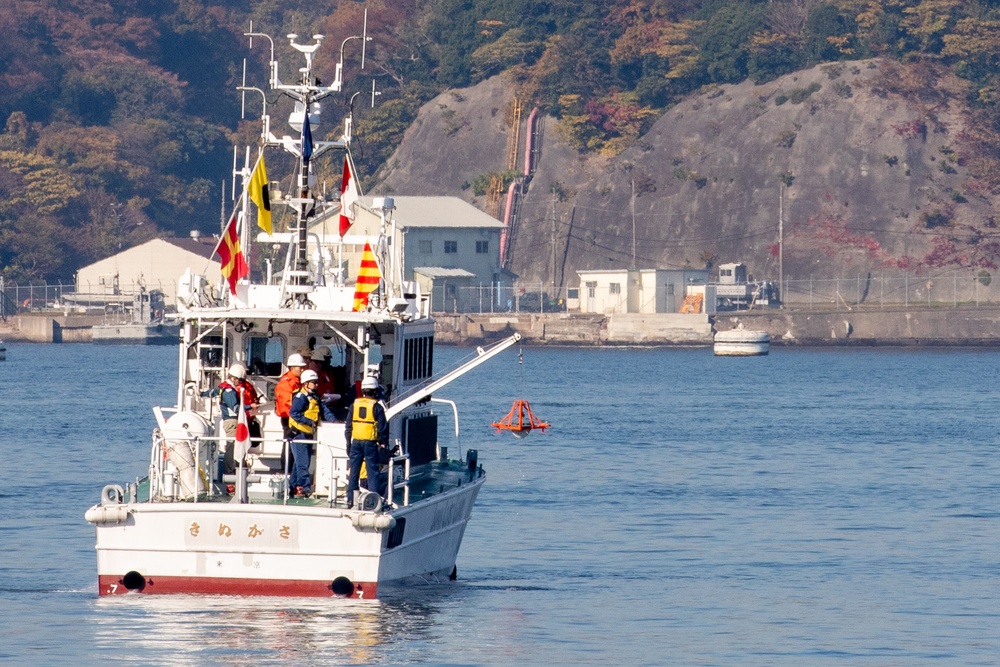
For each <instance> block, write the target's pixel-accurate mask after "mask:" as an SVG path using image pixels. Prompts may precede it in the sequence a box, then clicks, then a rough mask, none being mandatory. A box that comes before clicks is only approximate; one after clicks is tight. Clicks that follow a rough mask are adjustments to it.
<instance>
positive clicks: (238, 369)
mask: <svg viewBox="0 0 1000 667" xmlns="http://www.w3.org/2000/svg"><path fill="white" fill-rule="evenodd" d="M246 376H247V369H246V368H244V367H243V364H233V365H232V366H230V367H229V377H234V378H238V379H240V380H242V379H243V378H245V377H246Z"/></svg>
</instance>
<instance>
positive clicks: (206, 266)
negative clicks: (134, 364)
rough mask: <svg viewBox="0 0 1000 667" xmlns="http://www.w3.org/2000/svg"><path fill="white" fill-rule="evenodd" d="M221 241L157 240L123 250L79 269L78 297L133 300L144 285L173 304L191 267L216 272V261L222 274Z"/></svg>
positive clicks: (169, 304) (199, 271)
mask: <svg viewBox="0 0 1000 667" xmlns="http://www.w3.org/2000/svg"><path fill="white" fill-rule="evenodd" d="M217 242H218V239H216V238H212V237H206V238H198V239H193V238H169V239H153V240H151V241H146V242H145V243H142V244H140V245H137V246H135V247H132V248H129V249H127V250H123V251H121V252H119V253H117V254H115V255H112V256H110V257H107V258H105V259H102V260H100V261H98V262H94V263H93V264H90V265H88V266H85V267H83V268H81V269H80V270H79V271H78V272H77V274H76V293H77V296H76V298H75V299H74V300H76V301H85V300H90V301H92V302H93V303H102V301H103V302H111V301H115V299H114V298H113V297H123V298H125V300H126V301H127V302H128V303H131V301H132V295H133V294H136V293H137V292H139V291H140V289H143V288H144V289H145V290H147V291H151V290H157V289H158V290H161V291H162V292H163V296H164V300H165V301H166V304H167V306H168V307H170V306H173V305H174V299H175V297H176V295H177V281H178V279H179V278H180V277H181V275H183V274H184V272H185V271H186V270H187V269H191V270H192V271H193V272H194V273H200V274H205V275H213V274H212V269H213V267H212V264H215V267H214V268H215V269H216V273H218V264H219V262H218V259H212V250H213V249H214V248H215V244H216V243H217ZM219 280H220V281H221V280H222V277H221V275H220V276H219Z"/></svg>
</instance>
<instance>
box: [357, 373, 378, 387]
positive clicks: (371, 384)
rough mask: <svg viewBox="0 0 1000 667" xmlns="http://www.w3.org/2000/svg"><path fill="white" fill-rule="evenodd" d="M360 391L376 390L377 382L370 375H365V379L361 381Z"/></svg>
mask: <svg viewBox="0 0 1000 667" xmlns="http://www.w3.org/2000/svg"><path fill="white" fill-rule="evenodd" d="M361 389H363V390H364V389H378V380H376V379H375V378H374V377H372V376H371V375H366V376H365V379H364V380H362V381H361Z"/></svg>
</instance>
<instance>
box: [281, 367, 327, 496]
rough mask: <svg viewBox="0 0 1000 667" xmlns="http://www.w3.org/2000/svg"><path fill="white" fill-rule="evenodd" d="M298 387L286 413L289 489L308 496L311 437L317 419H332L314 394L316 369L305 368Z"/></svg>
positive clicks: (315, 429)
mask: <svg viewBox="0 0 1000 667" xmlns="http://www.w3.org/2000/svg"><path fill="white" fill-rule="evenodd" d="M300 379H301V381H302V386H301V387H300V388H299V390H298V391H297V392H295V396H294V397H293V398H292V406H291V408H290V410H289V416H288V430H289V432H290V434H291V435H290V438H289V444H290V445H291V448H292V457H293V458H294V464H293V465H292V476H291V480H290V481H289V488H290V489H291V490H292V491H293V492H294V495H296V496H300V497H308V496H310V495H311V494H312V491H313V489H312V476H311V475H310V474H309V463H310V459H311V457H312V443H310V442H305V441H306V440H315V439H316V431H317V428H318V427H319V422H320V419H321V418H322V420H323V421H333V420H334V417H333V413H332V412H331V411H330V408H328V407H326V405H324V404H323V402H322V401H320V400H319V396H317V395H316V385H317V384H318V380H319V376H317V375H316V371H311V370H306V371H303V372H302V376H301V378H300Z"/></svg>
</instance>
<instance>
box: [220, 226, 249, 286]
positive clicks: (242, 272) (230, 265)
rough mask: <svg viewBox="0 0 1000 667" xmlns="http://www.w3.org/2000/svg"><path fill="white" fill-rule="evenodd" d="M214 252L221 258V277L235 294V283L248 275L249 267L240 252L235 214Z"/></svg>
mask: <svg viewBox="0 0 1000 667" xmlns="http://www.w3.org/2000/svg"><path fill="white" fill-rule="evenodd" d="M215 252H216V253H218V255H219V257H220V258H222V262H221V264H222V276H223V277H224V278H225V279H226V280H227V281H228V282H229V291H230V292H231V293H232V294H236V283H237V281H239V279H240V278H243V277H245V276H248V275H250V267H249V266H247V261H246V259H244V257H243V252H242V251H241V250H240V237H239V234H237V233H236V212H235V211H233V217H232V219H231V220H230V221H229V224H228V225H226V231H224V232H222V239H221V240H220V241H219V245H218V246H217V247H216V248H215Z"/></svg>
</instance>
